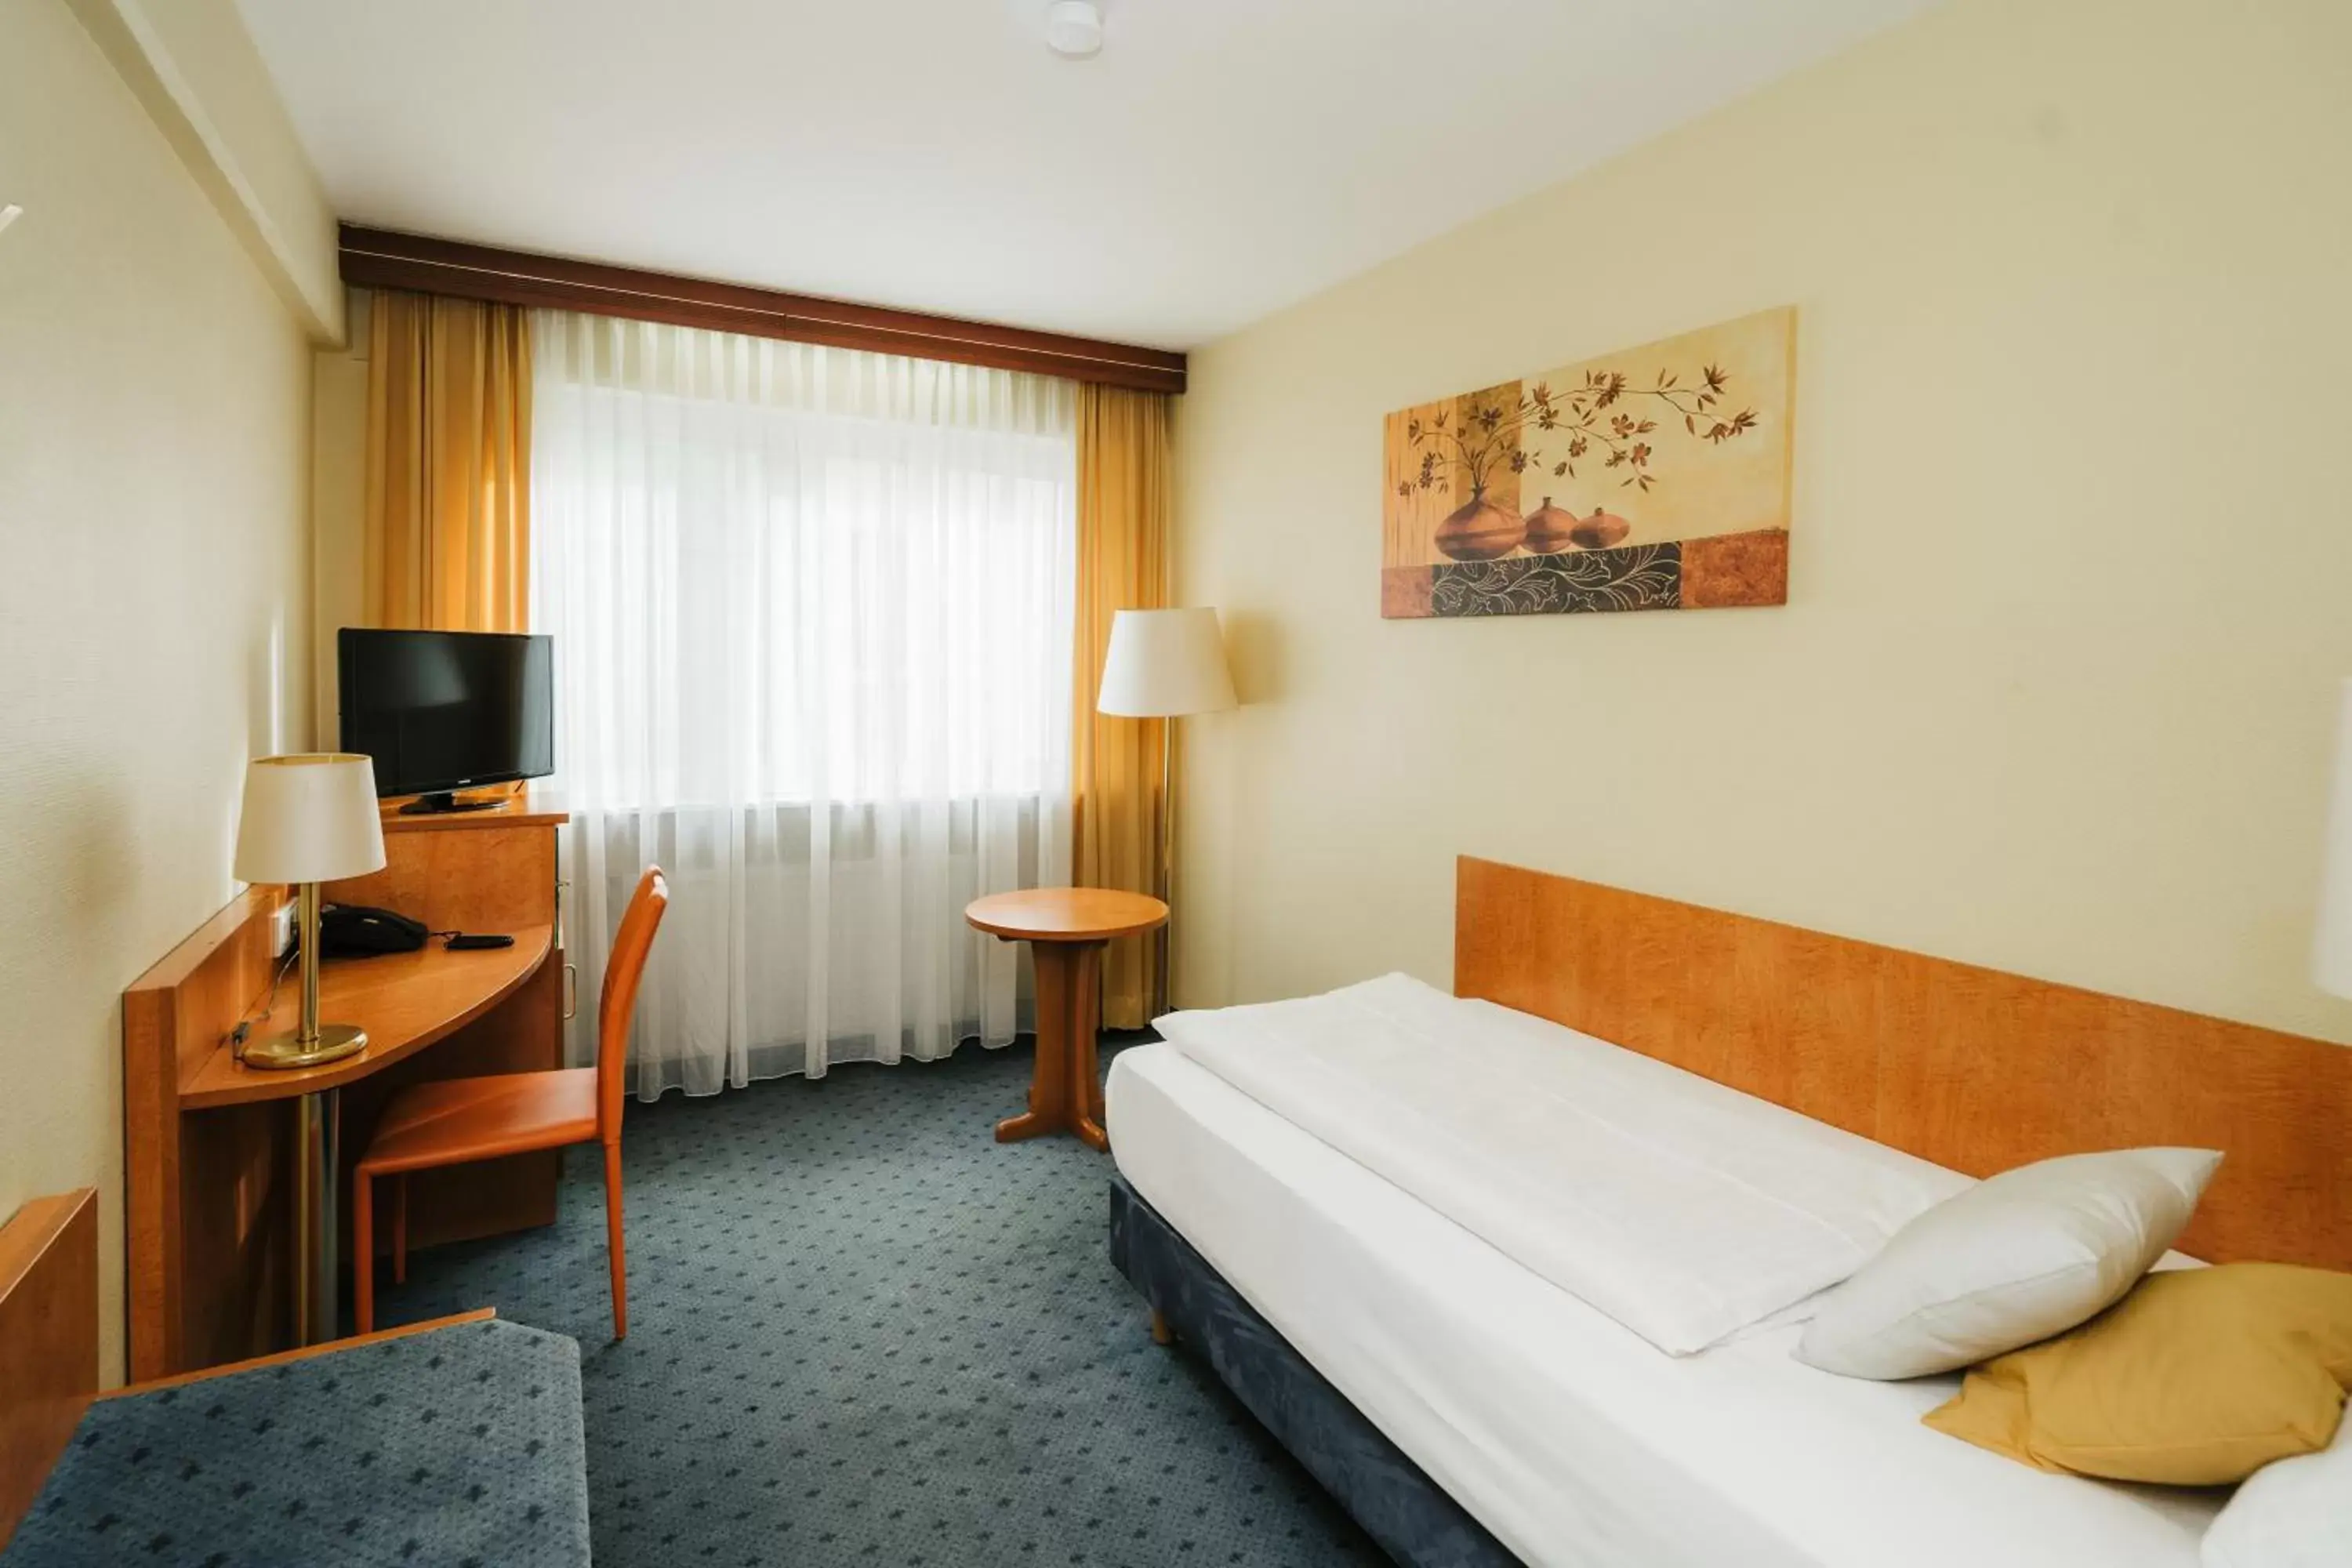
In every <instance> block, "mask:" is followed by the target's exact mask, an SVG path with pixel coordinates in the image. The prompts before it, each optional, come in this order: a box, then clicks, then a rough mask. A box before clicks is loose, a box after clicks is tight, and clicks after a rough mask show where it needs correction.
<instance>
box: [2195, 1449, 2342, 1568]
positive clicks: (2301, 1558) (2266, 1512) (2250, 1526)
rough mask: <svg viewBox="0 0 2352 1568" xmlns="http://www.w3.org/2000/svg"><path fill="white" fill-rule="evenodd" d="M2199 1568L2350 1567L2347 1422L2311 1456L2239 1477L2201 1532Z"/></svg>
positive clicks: (2277, 1463) (2302, 1456) (2281, 1462)
mask: <svg viewBox="0 0 2352 1568" xmlns="http://www.w3.org/2000/svg"><path fill="white" fill-rule="evenodd" d="M2203 1561H2204V1564H2205V1568H2344V1564H2346V1563H2352V1416H2347V1418H2346V1420H2345V1421H2344V1422H2343V1424H2342V1425H2341V1426H2337V1427H2336V1441H2335V1442H2333V1443H2331V1444H2329V1445H2328V1446H2327V1447H2325V1448H2323V1449H2321V1450H2320V1451H2319V1452H2318V1453H2316V1454H2304V1455H2300V1456H2298V1457H2296V1458H2292V1459H2275V1460H2273V1461H2272V1462H2271V1463H2269V1464H2267V1465H2264V1466H2263V1468H2261V1469H2259V1470H2256V1471H2255V1472H2254V1473H2253V1474H2252V1475H2251V1476H2249V1477H2247V1478H2246V1479H2245V1481H2244V1483H2243V1484H2242V1485H2241V1486H2240V1487H2239V1488H2238V1495H2237V1496H2235V1497H2233V1498H2231V1500H2230V1503H2229V1506H2228V1507H2226V1508H2224V1509H2223V1510H2221V1517H2220V1518H2219V1519H2216V1520H2215V1521H2213V1522H2212V1523H2211V1524H2210V1525H2209V1526H2208V1527H2207V1528H2206V1531H2205V1545H2204V1549H2203Z"/></svg>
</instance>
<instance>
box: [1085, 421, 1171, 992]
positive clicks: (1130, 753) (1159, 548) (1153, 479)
mask: <svg viewBox="0 0 2352 1568" xmlns="http://www.w3.org/2000/svg"><path fill="white" fill-rule="evenodd" d="M1173 422H1174V411H1173V409H1172V407H1171V404H1170V401H1169V397H1168V395H1167V394H1166V393H1162V392H1134V391H1129V390H1128V389H1127V388H1125V387H1116V386H1096V385H1092V384H1087V385H1082V386H1080V387H1079V388H1078V602H1077V616H1076V620H1077V663H1076V668H1077V679H1076V682H1075V683H1074V685H1075V688H1076V695H1077V700H1076V712H1075V713H1074V714H1073V715H1072V719H1073V721H1074V727H1073V731H1072V743H1071V747H1070V761H1071V780H1070V794H1071V800H1072V803H1073V812H1072V818H1073V824H1074V831H1075V832H1076V846H1075V851H1076V852H1075V854H1074V855H1073V857H1072V861H1071V867H1072V872H1073V877H1072V879H1073V880H1074V881H1076V883H1077V885H1078V886H1079V887H1082V888H1123V889H1127V890H1128V891H1129V892H1138V893H1160V894H1163V896H1164V893H1165V889H1161V888H1160V886H1159V881H1160V768H1161V756H1162V752H1161V748H1162V747H1164V746H1165V745H1166V744H1167V733H1168V721H1166V720H1164V719H1113V718H1108V717H1107V716H1105V715H1103V714H1099V713H1097V712H1096V711H1095V695H1096V692H1097V690H1098V689H1099V688H1100V687H1101V684H1102V668H1103V655H1104V654H1105V653H1106V652H1108V649H1109V647H1110V623H1111V617H1112V616H1113V615H1114V614H1115V613H1116V612H1118V611H1120V610H1156V609H1162V608H1164V607H1166V605H1167V603H1168V514H1169V510H1170V504H1171V502H1170V497H1171V472H1170V470H1171V466H1172V464H1173V461H1174V451H1173V446H1174V443H1173V438H1172V429H1171V426H1172V425H1173ZM1159 954H1160V946H1159V942H1158V939H1157V938H1156V937H1155V936H1153V935H1150V934H1146V935H1143V936H1134V937H1122V938H1121V939H1120V940H1118V942H1112V943H1111V944H1110V949H1109V951H1108V952H1107V953H1106V954H1105V955H1104V960H1103V976H1102V1011H1103V1023H1104V1024H1105V1025H1106V1026H1108V1027H1110V1028H1114V1029H1132V1028H1138V1027H1140V1026H1142V1025H1144V1024H1146V1023H1148V1022H1150V1016H1151V1007H1152V1004H1153V1001H1154V999H1155V997H1156V995H1157V994H1158V990H1159V981H1160V975H1159Z"/></svg>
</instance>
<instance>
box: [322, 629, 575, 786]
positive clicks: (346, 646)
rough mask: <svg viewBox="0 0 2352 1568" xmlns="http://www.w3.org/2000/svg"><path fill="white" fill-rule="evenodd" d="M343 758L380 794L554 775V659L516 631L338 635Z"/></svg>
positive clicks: (545, 644)
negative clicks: (366, 774)
mask: <svg viewBox="0 0 2352 1568" xmlns="http://www.w3.org/2000/svg"><path fill="white" fill-rule="evenodd" d="M335 650H336V656H337V668H338V669H339V670H340V671H341V683H342V719H343V739H342V745H343V750H345V751H347V752H365V753H367V754H368V755H369V756H371V757H373V758H374V759H375V787H376V793H377V794H379V795H442V794H446V793H447V792H449V791H451V790H458V789H469V788H472V787H473V786H475V785H477V784H506V783H509V782H511V781H513V780H516V779H535V778H541V777H543V776H544V775H546V774H548V773H553V772H554V771H555V652H554V645H553V643H552V642H551V639H549V638H547V637H527V636H523V635H521V634H520V633H508V632H393V631H372V630H363V629H362V628H359V627H355V626H345V627H344V628H343V629H342V630H341V632H340V633H339V634H338V635H337V637H336V645H335Z"/></svg>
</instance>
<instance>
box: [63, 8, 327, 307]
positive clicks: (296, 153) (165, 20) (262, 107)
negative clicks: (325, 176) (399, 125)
mask: <svg viewBox="0 0 2352 1568" xmlns="http://www.w3.org/2000/svg"><path fill="white" fill-rule="evenodd" d="M66 4H67V5H68V6H69V7H70V8H71V9H72V11H73V13H74V14H75V15H76V16H79V18H80V19H81V24H82V26H83V27H84V28H85V29H86V30H87V31H88V32H89V36H90V37H91V38H93V39H94V40H96V42H97V44H98V46H99V48H100V51H101V52H103V53H104V54H105V55H106V57H107V58H109V59H110V60H111V61H112V62H113V64H114V68H115V71H116V74H117V75H119V76H120V77H121V79H122V81H123V83H124V85H126V86H127V87H129V88H130V89H131V93H132V95H133V96H135V97H136V98H137V99H138V100H139V101H140V104H141V105H142V107H143V108H144V109H145V110H146V111H147V116H148V118H149V119H150V120H151V121H153V122H154V124H155V126H156V128H157V129H158V130H159V131H161V132H163V136H164V138H165V139H166V140H167V141H169V142H171V143H172V145H173V148H174V149H175V150H176V151H177V152H178V153H179V154H180V160H181V162H182V163H184V164H185V165H186V167H187V170H188V173H189V174H190V176H191V177H192V178H194V180H195V182H196V183H197V184H198V185H199V186H201V187H202V188H203V190H204V192H205V195H207V196H208V197H210V198H211V200H212V203H213V205H214V208H215V211H217V212H218V213H219V214H220V216H221V220H222V221H223V222H224V223H226V224H227V225H228V227H229V232H230V233H232V234H234V235H236V237H237V239H238V242H239V243H241V244H242V245H244V247H246V251H247V255H249V256H251V257H252V258H253V260H254V264H255V265H256V266H257V267H259V268H261V272H262V276H263V277H265V278H267V279H269V282H270V286H271V287H272V288H274V289H277V290H278V298H279V299H280V300H284V301H285V303H286V308H287V309H288V310H291V311H292V312H293V313H294V317H295V319H296V320H297V321H300V322H301V323H302V324H303V325H304V326H305V327H306V328H308V329H309V330H310V332H311V333H312V335H313V336H315V337H318V338H320V339H340V338H341V335H342V331H343V291H342V281H341V276H340V274H341V266H340V264H339V262H338V260H337V258H336V254H335V214H334V209H333V208H332V207H331V205H328V202H327V196H326V193H325V192H324V191H323V190H321V189H320V185H319V178H318V175H317V174H316V173H314V172H313V171H312V169H311V167H310V159H309V157H308V156H307V155H306V154H305V153H303V151H302V147H301V143H300V142H298V141H297V140H296V139H295V135H294V126H293V121H291V120H290V119H289V117H288V115H287V113H286V106H285V104H284V103H283V102H282V101H280V100H279V99H278V92H277V89H276V88H275V86H274V85H273V84H272V83H271V81H270V79H269V70H268V67H267V66H266V65H264V64H263V63H262V59H261V51H260V50H259V49H258V48H257V47H254V42H253V39H252V37H251V36H250V35H249V34H247V32H246V30H245V26H244V23H243V21H242V19H241V18H240V17H239V16H237V13H236V5H235V0H66Z"/></svg>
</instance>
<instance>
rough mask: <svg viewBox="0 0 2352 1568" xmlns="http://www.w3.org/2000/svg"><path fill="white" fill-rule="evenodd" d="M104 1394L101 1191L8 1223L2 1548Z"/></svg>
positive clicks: (1, 1234)
mask: <svg viewBox="0 0 2352 1568" xmlns="http://www.w3.org/2000/svg"><path fill="white" fill-rule="evenodd" d="M97 1392H98V1193H97V1191H96V1190H95V1189H94V1188H90V1187H83V1188H81V1189H80V1190H79V1191H78V1192H71V1193H65V1194H60V1195H58V1196H57V1197H53V1198H35V1199H34V1200H33V1201H32V1202H31V1203H28V1204H26V1205H25V1206H24V1207H23V1208H20V1209H18V1210H17V1211H16V1217H14V1218H13V1219H11V1220H9V1222H8V1223H7V1224H6V1225H5V1226H0V1547H5V1546H6V1545H7V1544H8V1538H9V1537H10V1536H12V1535H14V1534H15V1533H16V1523H17V1521H19V1520H21V1519H23V1518H24V1517H25V1510H26V1509H28V1508H30V1507H32V1506H33V1500H34V1499H35V1498H36V1497H37V1496H39V1495H40V1490H41V1483H42V1482H44V1481H46V1480H47V1479H48V1478H49V1469H50V1467H52V1466H53V1465H55V1464H56V1463H57V1462H58V1455H59V1454H61V1453H63V1452H64V1451H65V1446H66V1440H67V1439H68V1438H69V1437H71V1436H73V1429H74V1427H75V1426H77V1425H78V1424H79V1422H80V1420H81V1413H82V1412H83V1411H84V1410H86V1409H88V1408H89V1401H90V1396H91V1395H92V1394H96V1393H97Z"/></svg>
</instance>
